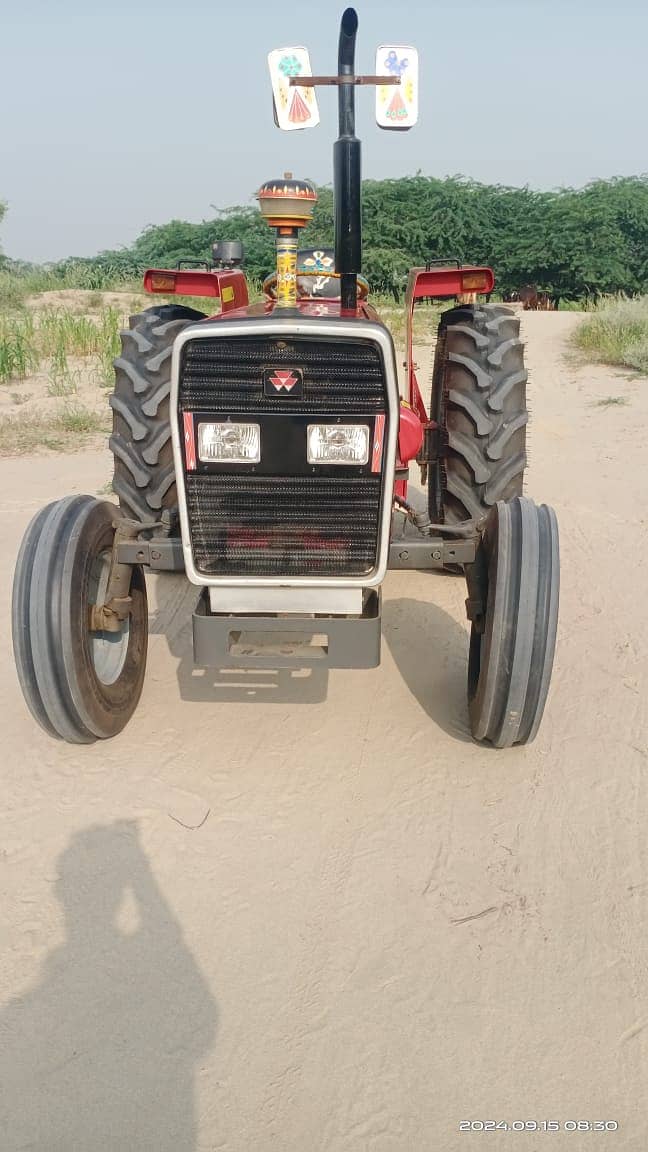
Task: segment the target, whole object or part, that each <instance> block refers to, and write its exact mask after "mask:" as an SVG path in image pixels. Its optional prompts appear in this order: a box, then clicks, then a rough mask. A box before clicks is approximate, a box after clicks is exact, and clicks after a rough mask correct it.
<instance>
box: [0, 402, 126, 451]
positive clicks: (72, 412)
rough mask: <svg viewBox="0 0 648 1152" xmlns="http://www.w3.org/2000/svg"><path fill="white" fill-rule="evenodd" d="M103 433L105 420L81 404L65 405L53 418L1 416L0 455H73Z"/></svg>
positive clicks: (39, 415)
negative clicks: (48, 453) (49, 453)
mask: <svg viewBox="0 0 648 1152" xmlns="http://www.w3.org/2000/svg"><path fill="white" fill-rule="evenodd" d="M107 430H108V429H107V426H106V424H105V417H102V416H99V415H97V414H96V413H95V412H91V411H90V410H89V409H88V408H84V407H83V406H82V405H71V404H70V405H66V406H65V407H64V408H63V409H62V410H61V411H60V412H57V413H56V414H55V415H53V416H48V415H44V414H43V413H34V414H33V415H31V416H5V417H4V418H2V419H0V456H24V455H26V454H27V453H30V452H38V451H40V450H42V449H43V448H49V449H50V450H51V451H54V452H61V451H68V452H74V451H76V450H77V449H78V448H80V447H83V445H84V444H85V443H86V442H87V440H88V439H89V437H90V436H92V435H96V434H97V433H98V432H106V431H107Z"/></svg>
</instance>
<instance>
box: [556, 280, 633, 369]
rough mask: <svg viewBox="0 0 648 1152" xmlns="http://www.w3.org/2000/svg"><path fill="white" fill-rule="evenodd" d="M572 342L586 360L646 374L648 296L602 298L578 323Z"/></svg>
mask: <svg viewBox="0 0 648 1152" xmlns="http://www.w3.org/2000/svg"><path fill="white" fill-rule="evenodd" d="M574 344H575V346H576V347H577V348H578V349H579V350H580V351H581V352H583V353H584V354H585V356H586V358H587V359H588V360H594V361H598V362H600V363H602V364H611V365H615V366H618V367H622V368H635V369H636V370H637V371H638V372H641V373H642V374H643V375H648V296H640V297H638V298H637V299H636V300H629V299H627V298H625V297H622V296H620V297H616V298H614V299H611V300H607V301H605V302H604V303H603V304H601V305H599V307H598V308H597V309H596V310H595V311H594V312H592V313H591V315H589V316H588V317H587V319H586V320H583V322H582V323H581V324H579V325H578V328H577V329H576V331H575V333H574Z"/></svg>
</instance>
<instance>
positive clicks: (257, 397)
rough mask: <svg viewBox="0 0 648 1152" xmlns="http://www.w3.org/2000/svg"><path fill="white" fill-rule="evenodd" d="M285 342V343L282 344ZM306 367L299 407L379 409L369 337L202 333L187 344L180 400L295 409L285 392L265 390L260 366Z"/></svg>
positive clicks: (195, 407)
mask: <svg viewBox="0 0 648 1152" xmlns="http://www.w3.org/2000/svg"><path fill="white" fill-rule="evenodd" d="M282 344H287V345H288V346H287V347H281V345H282ZM295 365H299V367H300V368H302V369H303V372H304V399H303V401H301V400H300V403H299V410H300V411H301V412H306V413H309V412H333V413H335V412H348V411H354V412H358V413H365V412H366V413H370V412H379V411H381V410H382V409H383V408H384V405H385V392H384V381H383V369H382V362H381V358H380V353H379V352H378V350H377V348H376V347H375V346H374V345H372V344H369V343H368V342H366V341H365V342H364V343H363V342H362V341H359V340H340V341H335V342H330V343H326V342H325V341H321V340H306V339H302V340H298V339H292V340H289V341H285V340H284V341H280V340H278V339H277V338H273V337H248V338H246V339H245V340H242V339H241V338H239V339H238V340H235V339H232V340H226V339H218V338H206V339H203V340H192V341H190V342H189V343H188V344H186V345H185V348H184V353H183V361H182V368H181V381H182V384H181V392H180V398H181V404H182V407H183V408H184V409H186V410H187V411H201V410H204V409H205V408H208V409H211V408H213V409H214V410H216V409H217V410H218V411H219V412H238V411H240V410H241V408H246V407H247V406H248V405H249V406H250V407H251V408H254V410H255V411H256V412H281V411H294V410H295V401H294V400H292V399H291V398H290V397H289V396H276V397H275V396H272V397H267V396H265V395H264V390H263V370H264V368H282V367H283V366H286V367H294V366H295Z"/></svg>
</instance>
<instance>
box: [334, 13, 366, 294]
mask: <svg viewBox="0 0 648 1152" xmlns="http://www.w3.org/2000/svg"><path fill="white" fill-rule="evenodd" d="M357 31H358V16H357V13H356V11H355V9H354V8H347V9H346V10H345V12H344V13H343V16H342V22H341V24H340V40H339V46H338V74H339V75H340V76H353V75H354V69H355V42H356V33H357ZM338 114H339V133H340V134H339V137H338V139H337V140H336V141H335V144H334V146H333V179H334V195H335V271H336V272H339V273H340V297H341V305H342V311H353V312H355V309H356V305H357V300H358V279H357V278H358V272H360V271H361V268H362V215H361V195H362V185H361V179H362V177H361V166H360V150H361V146H360V141H359V140H358V139H357V137H356V134H355V88H354V86H353V84H340V86H339V88H338Z"/></svg>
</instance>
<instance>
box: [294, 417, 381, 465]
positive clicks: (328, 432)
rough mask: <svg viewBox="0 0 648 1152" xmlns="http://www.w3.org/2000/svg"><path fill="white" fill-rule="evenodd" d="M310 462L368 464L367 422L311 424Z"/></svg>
mask: <svg viewBox="0 0 648 1152" xmlns="http://www.w3.org/2000/svg"><path fill="white" fill-rule="evenodd" d="M307 456H308V463H309V464H366V463H367V461H368V459H369V427H368V425H367V424H309V425H308V450H307Z"/></svg>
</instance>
